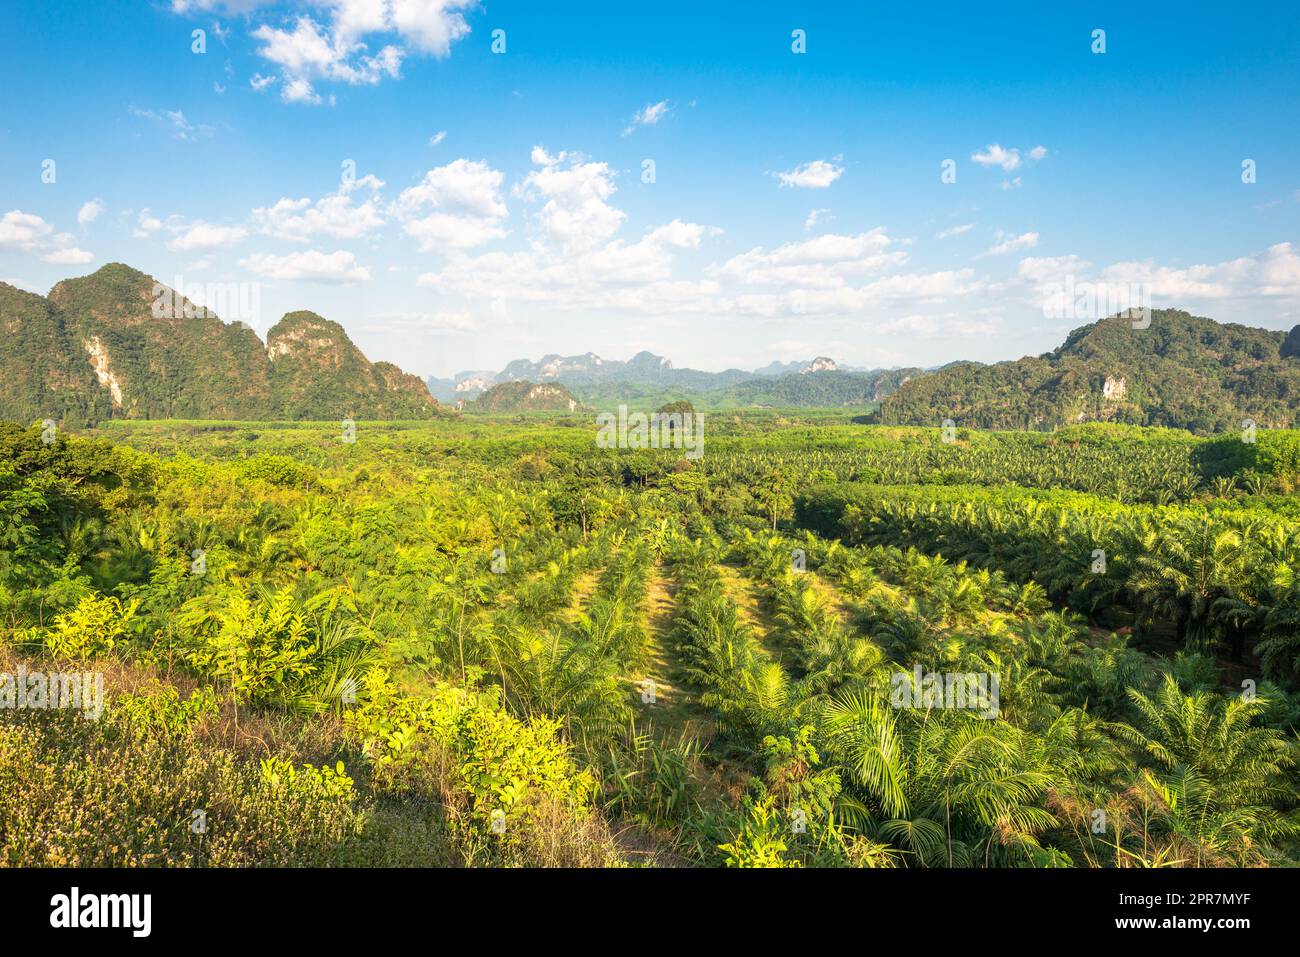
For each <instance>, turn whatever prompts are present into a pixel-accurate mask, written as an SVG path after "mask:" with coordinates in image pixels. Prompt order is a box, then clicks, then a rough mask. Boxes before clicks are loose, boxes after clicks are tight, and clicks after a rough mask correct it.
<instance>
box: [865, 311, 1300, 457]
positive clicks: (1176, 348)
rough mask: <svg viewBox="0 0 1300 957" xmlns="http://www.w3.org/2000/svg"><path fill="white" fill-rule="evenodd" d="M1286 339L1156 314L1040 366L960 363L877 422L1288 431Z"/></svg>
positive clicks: (896, 397)
mask: <svg viewBox="0 0 1300 957" xmlns="http://www.w3.org/2000/svg"><path fill="white" fill-rule="evenodd" d="M1297 336H1300V332H1297V330H1292V332H1291V334H1290V335H1289V336H1286V335H1284V334H1283V333H1281V332H1271V331H1269V330H1267V329H1254V328H1250V327H1248V326H1239V325H1232V324H1227V325H1221V324H1219V323H1217V322H1214V321H1213V320H1211V319H1204V318H1200V317H1197V316H1191V315H1188V314H1187V313H1185V312H1179V311H1176V310H1154V311H1153V312H1152V313H1151V319H1150V327H1149V328H1139V329H1135V328H1133V322H1132V320H1130V319H1128V318H1121V317H1113V318H1110V319H1105V320H1102V321H1101V322H1097V323H1093V324H1091V325H1087V326H1083V327H1081V328H1079V329H1076V330H1074V331H1073V332H1072V333H1070V335H1069V337H1068V338H1067V339H1066V341H1065V343H1064V344H1063V345H1062V346H1060V348H1058V349H1055V350H1054V351H1052V352H1049V353H1047V354H1046V355H1043V356H1037V357H1026V358H1024V359H1017V360H1016V361H1014V362H999V363H995V364H994V365H990V366H982V365H978V364H976V363H971V362H961V363H955V364H954V365H952V366H949V367H947V368H945V369H943V370H941V371H939V372H938V373H935V374H933V375H927V376H923V377H920V378H917V379H914V380H912V381H911V382H909V383H907V384H905V385H904V386H903V387H902V388H901V389H899V391H898V392H896V393H894V394H893V395H891V396H889V397H888V398H887V399H886V400H885V402H884V403H883V404H882V406H881V408H880V414H879V421H881V422H884V423H891V424H908V425H938V424H939V423H940V422H942V421H943V420H944V419H952V420H953V421H954V422H956V423H957V424H958V425H960V426H968V427H970V428H980V429H1052V428H1056V427H1058V426H1061V425H1066V424H1069V423H1074V422H1084V421H1109V422H1119V423H1128V424H1133V425H1154V426H1170V427H1173V428H1181V429H1189V430H1191V431H1193V432H1197V433H1201V434H1210V433H1213V432H1218V431H1222V430H1225V429H1238V428H1240V427H1241V423H1242V421H1243V420H1244V419H1246V418H1251V419H1253V420H1255V421H1256V422H1257V423H1258V424H1259V425H1260V426H1269V427H1271V428H1291V427H1294V426H1295V425H1296V424H1297V410H1298V409H1300V359H1297V358H1296V355H1295V349H1294V348H1293V347H1288V348H1285V349H1284V348H1283V345H1284V343H1294V342H1295V340H1296V338H1297Z"/></svg>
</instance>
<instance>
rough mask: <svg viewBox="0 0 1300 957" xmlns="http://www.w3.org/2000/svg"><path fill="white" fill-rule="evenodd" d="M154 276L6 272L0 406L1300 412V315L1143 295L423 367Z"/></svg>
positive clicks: (1171, 414) (1124, 414) (1031, 424)
mask: <svg viewBox="0 0 1300 957" xmlns="http://www.w3.org/2000/svg"><path fill="white" fill-rule="evenodd" d="M159 288H166V287H160V286H159V284H157V283H155V281H154V280H153V279H152V278H151V277H149V276H147V275H146V274H144V273H142V272H140V271H138V270H136V269H132V268H131V267H129V266H125V265H122V264H121V263H111V264H109V265H107V266H104V267H103V268H102V269H100V270H98V271H97V272H95V273H92V274H91V275H89V276H84V277H81V278H77V279H67V280H64V281H63V282H60V283H58V284H57V285H56V286H55V287H54V288H53V289H51V290H50V293H49V295H48V296H39V295H35V294H33V293H29V292H25V291H23V290H21V289H18V288H16V287H14V286H11V285H8V284H5V283H0V331H2V332H3V334H4V340H3V349H2V350H0V376H3V382H4V386H5V387H4V389H3V390H0V419H12V420H17V421H20V422H25V423H30V422H32V421H35V420H38V419H44V418H53V419H56V420H58V421H60V422H62V423H63V424H64V425H66V426H69V427H77V426H79V425H82V424H89V423H93V422H96V421H98V420H100V419H105V418H145V419H157V418H193V419H252V420H257V419H261V420H265V419H342V418H347V417H354V418H369V419H406V418H428V417H432V416H434V415H437V414H440V412H442V410H441V408H440V406H439V402H438V399H442V400H444V401H447V402H452V403H455V404H456V405H457V406H461V405H462V401H464V402H466V403H468V404H466V405H464V408H465V411H470V412H526V411H553V412H578V411H582V410H583V409H592V408H597V409H599V408H607V407H612V406H615V405H617V404H620V403H627V404H629V405H639V406H645V407H650V408H657V407H658V406H660V405H662V404H663V403H665V402H668V401H676V400H683V399H684V400H689V401H691V402H693V403H695V404H696V405H697V407H699V408H715V409H717V408H746V407H775V408H799V407H822V408H826V407H832V408H833V407H847V408H853V407H861V408H862V409H863V410H864V411H871V410H874V411H871V416H872V418H873V419H874V420H875V421H879V422H881V423H884V424H890V425H918V426H936V425H938V424H940V423H941V422H943V421H944V420H945V419H952V420H953V421H954V422H955V423H957V424H958V425H961V426H968V427H974V428H992V429H1007V428H1017V429H1024V428H1028V429H1051V428H1056V427H1059V426H1062V425H1068V424H1072V423H1076V422H1089V421H1106V422H1118V423H1128V424H1135V425H1164V426H1172V427H1176V428H1185V429H1190V430H1192V431H1196V432H1201V433H1209V432H1219V431H1224V430H1232V429H1238V428H1240V427H1241V425H1242V422H1243V421H1244V420H1246V419H1251V420H1253V421H1254V422H1255V423H1256V424H1257V425H1259V426H1260V427H1264V428H1271V427H1294V426H1295V425H1296V424H1297V412H1298V410H1300V326H1297V327H1296V328H1294V329H1292V330H1291V332H1290V333H1289V334H1288V333H1283V332H1279V331H1271V330H1267V329H1257V328H1253V327H1250V326H1242V325H1235V324H1220V323H1218V322H1215V321H1214V320H1212V319H1207V318H1203V317H1198V316H1192V315H1190V314H1188V313H1186V312H1181V311H1178V310H1155V311H1154V312H1153V313H1152V315H1151V322H1150V326H1149V327H1147V328H1134V326H1133V324H1132V322H1131V321H1130V320H1128V319H1123V318H1119V317H1112V318H1109V319H1104V320H1101V321H1099V322H1094V323H1089V324H1087V325H1083V326H1081V327H1079V328H1078V329H1075V330H1074V331H1073V332H1072V333H1070V335H1069V337H1068V338H1067V339H1066V341H1065V342H1064V343H1063V344H1062V345H1061V346H1060V347H1059V348H1057V349H1055V350H1053V351H1052V352H1049V353H1046V354H1045V355H1041V356H1026V357H1024V358H1021V359H1016V360H1011V361H1006V362H997V363H993V364H991V365H981V364H979V363H974V362H956V363H952V364H950V365H948V366H944V367H942V368H939V369H933V370H923V369H916V368H909V369H853V368H844V367H841V366H839V365H838V364H837V363H836V362H834V361H833V360H832V359H829V358H827V357H825V356H820V357H816V358H813V359H810V360H807V361H805V362H797V363H788V362H786V363H783V362H773V363H771V364H769V365H767V366H765V367H763V368H761V369H756V370H752V371H746V370H742V369H728V370H726V371H724V372H702V371H699V370H695V369H677V368H674V367H673V365H672V363H671V362H670V361H669V360H668V359H666V358H664V357H662V356H657V355H654V354H653V353H650V352H640V353H637V354H636V355H635V356H633V357H632V358H630V359H628V360H626V361H619V360H610V359H604V358H602V357H600V356H597V355H594V354H592V353H586V354H584V355H577V356H560V355H548V356H544V357H543V358H542V359H540V360H537V361H532V360H527V359H519V360H516V361H514V362H511V363H510V364H509V365H507V366H506V368H505V369H503V370H501V371H499V372H493V373H463V374H461V375H460V376H457V377H456V378H455V379H452V380H438V379H431V380H429V382H428V384H427V385H426V383H425V382H423V381H421V380H420V379H419V378H418V377H416V376H413V375H409V374H407V373H405V372H403V371H402V370H401V369H399V368H398V367H397V366H395V365H393V364H391V363H387V362H371V361H370V360H368V359H367V358H366V357H365V356H364V355H362V353H361V351H360V350H359V349H357V347H356V346H355V345H354V344H353V343H352V341H351V339H350V338H349V337H348V335H347V333H346V331H345V330H344V329H343V327H342V326H341V325H339V324H338V323H337V322H333V321H331V320H328V319H325V318H324V317H322V316H319V315H317V314H315V313H312V312H302V311H300V312H290V313H288V314H286V315H285V316H284V317H283V318H282V319H281V320H280V321H279V322H278V323H276V325H275V326H274V327H273V328H272V329H271V330H270V332H269V333H268V334H267V337H266V341H265V343H263V341H262V340H261V339H259V338H258V336H257V334H256V333H255V332H254V331H253V330H252V329H251V328H249V327H248V326H246V325H244V324H243V323H239V322H224V321H222V320H221V319H220V318H217V317H216V316H214V315H211V314H206V313H205V312H204V311H203V310H201V309H200V310H198V314H194V311H195V310H194V308H193V304H191V303H189V302H188V301H187V300H185V299H184V298H183V297H180V296H179V295H178V296H177V297H176V300H175V301H176V304H177V308H176V310H175V311H174V313H169V314H164V315H161V316H160V315H158V314H157V309H156V308H155V307H156V300H157V290H158V289H159ZM503 386H509V388H502V387H503ZM431 390H432V394H431ZM484 393H487V396H486V397H485V401H483V402H475V401H473V400H474V399H475V398H476V397H478V396H480V395H483V394H484ZM877 405H878V406H879V408H876V407H877Z"/></svg>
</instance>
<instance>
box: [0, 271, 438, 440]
mask: <svg viewBox="0 0 1300 957" xmlns="http://www.w3.org/2000/svg"><path fill="white" fill-rule="evenodd" d="M0 329H3V331H4V335H5V348H4V350H3V352H0V376H2V377H3V381H4V382H5V383H6V388H5V389H4V391H3V394H2V395H0V418H5V419H13V420H17V421H20V422H30V421H32V420H34V419H42V418H53V419H56V420H58V421H61V422H63V423H64V424H65V425H68V426H70V427H78V426H80V425H82V424H85V423H91V422H95V421H98V420H100V419H104V418H131V419H159V418H194V419H271V418H283V419H307V418H316V419H336V418H344V417H347V416H352V417H357V418H362V417H364V418H427V417H428V416H430V415H432V414H434V413H435V412H436V411H437V408H438V406H437V403H436V402H435V401H434V400H433V398H432V396H430V395H429V391H428V389H427V388H426V387H425V385H424V383H423V382H421V381H420V379H419V378H418V377H416V376H411V375H407V374H406V373H404V372H402V370H400V369H398V368H397V367H396V366H394V365H391V364H390V363H386V362H378V363H371V362H370V361H369V360H368V359H367V358H366V357H365V356H364V355H362V354H361V351H360V350H359V349H357V347H356V346H355V345H354V344H353V343H352V341H351V339H349V338H348V335H347V333H346V332H345V331H344V329H343V327H342V326H340V325H339V324H338V323H336V322H330V321H329V320H326V319H323V318H322V317H320V316H318V315H316V314H315V313H311V312H293V313H289V314H288V315H286V316H285V317H284V318H283V319H281V320H280V322H278V323H277V324H276V325H275V326H274V327H273V328H272V329H271V331H270V332H269V333H268V335H267V341H266V344H265V345H264V344H263V343H262V340H261V339H259V338H258V336H257V333H255V332H254V331H253V330H252V329H251V328H250V327H249V326H247V325H245V324H243V323H241V322H224V321H222V319H220V318H219V317H218V316H217V315H215V314H214V313H213V312H212V311H211V310H209V309H205V308H203V307H201V306H197V305H196V304H194V303H193V302H191V301H190V300H188V299H186V298H185V297H184V296H183V295H181V294H180V293H178V292H173V291H172V290H170V289H168V287H166V286H163V285H162V284H160V283H157V282H156V281H155V280H154V279H153V278H152V277H150V276H148V275H146V274H144V273H142V272H140V271H139V270H136V269H132V268H131V267H130V266H125V265H122V264H121V263H110V264H109V265H107V266H104V267H103V268H102V269H100V270H98V271H97V272H95V273H92V274H91V275H89V276H83V277H81V278H78V279H67V280H64V281H63V282H60V283H59V284H57V285H56V286H55V287H54V288H53V289H52V290H50V294H49V296H48V297H43V296H38V295H34V294H32V293H28V292H24V291H22V290H20V289H16V288H15V287H13V286H10V285H8V284H5V283H0Z"/></svg>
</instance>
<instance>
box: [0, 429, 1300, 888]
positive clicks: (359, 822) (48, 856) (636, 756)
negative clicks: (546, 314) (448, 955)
mask: <svg viewBox="0 0 1300 957" xmlns="http://www.w3.org/2000/svg"><path fill="white" fill-rule="evenodd" d="M861 411H862V410H860V409H859V410H844V409H827V410H818V409H814V410H809V409H799V410H779V409H772V410H758V411H736V412H731V411H717V412H706V425H707V429H706V433H705V434H706V444H705V447H704V453H703V455H702V456H700V457H699V458H698V459H695V460H690V459H687V458H685V457H683V455H682V454H681V453H680V452H679V451H676V450H672V449H660V450H651V449H603V448H599V447H598V446H597V443H596V441H595V435H596V430H595V428H594V427H593V424H592V417H591V415H589V414H587V415H574V414H561V413H554V414H538V415H527V416H490V415H484V414H475V415H464V416H445V417H440V418H437V419H434V420H432V421H413V422H366V421H361V422H357V423H356V431H355V441H354V442H351V441H344V438H345V436H344V432H343V429H342V428H341V423H338V422H199V421H152V422H149V421H120V420H119V421H107V422H105V423H104V424H103V425H102V426H101V427H100V428H98V429H96V430H90V431H85V432H80V433H75V434H59V435H58V436H57V437H54V440H53V441H52V442H47V441H43V439H42V430H41V428H40V427H39V426H36V427H33V428H26V429H24V428H22V427H20V426H18V425H14V424H0V615H2V617H0V622H2V623H3V632H2V641H3V644H2V647H0V654H3V655H4V657H5V659H6V663H5V665H4V666H3V668H0V671H3V672H4V673H6V674H9V675H12V674H15V673H17V672H18V670H19V669H20V668H22V669H25V670H26V672H27V673H28V674H34V673H40V674H63V673H69V672H74V671H75V672H77V673H88V674H100V675H102V681H103V687H104V705H103V713H102V716H100V717H98V718H97V719H90V718H89V717H88V715H86V714H81V713H77V711H76V710H75V709H52V708H49V707H44V706H33V707H28V708H25V709H20V708H18V707H15V706H14V705H12V704H9V705H5V706H4V707H3V709H0V784H3V786H0V863H3V864H9V865H24V866H62V865H81V866H135V865H141V866H143V865H154V864H171V865H189V866H225V865H236V866H238V865H290V866H307V865H335V866H370V865H410V866H466V865H468V866H501V865H521V864H522V865H530V866H531V865H539V866H540V865H551V866H569V865H597V866H616V865H631V866H705V867H714V866H846V867H862V866H865V867H950V866H977V867H986V866H987V867H1047V866H1067V867H1148V866H1182V867H1193V866H1214V865H1221V866H1261V865H1273V866H1287V865H1292V864H1296V863H1300V842H1298V840H1297V827H1298V826H1300V816H1298V813H1297V811H1298V808H1297V799H1296V794H1297V785H1298V784H1300V772H1297V769H1296V758H1297V747H1298V745H1297V737H1296V731H1297V728H1298V727H1300V724H1298V722H1300V691H1298V690H1297V678H1298V677H1300V575H1298V574H1297V573H1298V572H1300V510H1298V509H1297V506H1296V496H1295V492H1296V489H1297V487H1300V433H1295V432H1285V431H1265V430H1261V431H1260V432H1259V434H1258V437H1257V439H1256V440H1255V441H1244V440H1243V437H1242V436H1240V435H1236V434H1228V435H1223V436H1218V437H1209V438H1201V437H1196V436H1193V435H1191V434H1189V433H1186V432H1181V431H1177V430H1170V429H1143V428H1138V427H1123V426H1099V425H1090V426H1078V427H1071V428H1066V429H1062V430H1058V431H1055V432H996V433H993V432H977V431H969V430H965V429H954V430H951V431H949V432H947V433H945V432H943V431H941V430H940V429H920V428H905V427H882V426H865V425H861V424H857V423H855V422H854V421H853V419H854V416H856V415H858V414H860V413H861ZM47 438H49V437H48V436H47ZM953 676H956V678H953ZM968 679H969V683H966V682H967V680H968ZM945 682H946V683H945ZM980 682H983V683H982V684H981V683H980ZM936 687H937V688H938V691H937V692H934V689H935V688H936ZM954 688H956V689H957V691H959V692H962V691H968V692H969V693H970V699H969V700H967V701H966V702H965V703H964V704H963V700H962V698H961V695H960V694H954V690H953V689H954ZM990 688H991V689H994V690H993V696H994V697H993V700H991V701H990V700H989V695H988V693H987V691H988V689H990ZM977 690H978V694H977ZM932 692H934V693H932ZM2 694H3V689H2V688H0V695H2ZM9 694H10V697H11V698H12V695H13V685H12V682H11V684H10V692H9ZM976 698H978V701H976ZM0 704H4V700H3V698H0ZM977 705H978V706H977ZM90 822H93V824H92V823H90ZM200 822H201V823H200Z"/></svg>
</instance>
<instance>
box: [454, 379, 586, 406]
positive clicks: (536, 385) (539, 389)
mask: <svg viewBox="0 0 1300 957" xmlns="http://www.w3.org/2000/svg"><path fill="white" fill-rule="evenodd" d="M580 407H581V404H580V403H579V402H578V400H577V399H576V398H574V396H573V393H572V392H570V391H569V390H568V389H566V388H565V387H564V386H562V385H560V384H559V383H556V382H527V381H524V382H502V383H501V384H500V385H494V386H493V387H492V388H490V389H488V390H487V391H486V392H484V393H483V394H482V395H481V396H479V397H478V398H477V399H475V400H474V402H473V403H472V404H471V405H470V408H471V409H473V410H474V411H476V412H574V411H576V410H577V409H579V408H580Z"/></svg>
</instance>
